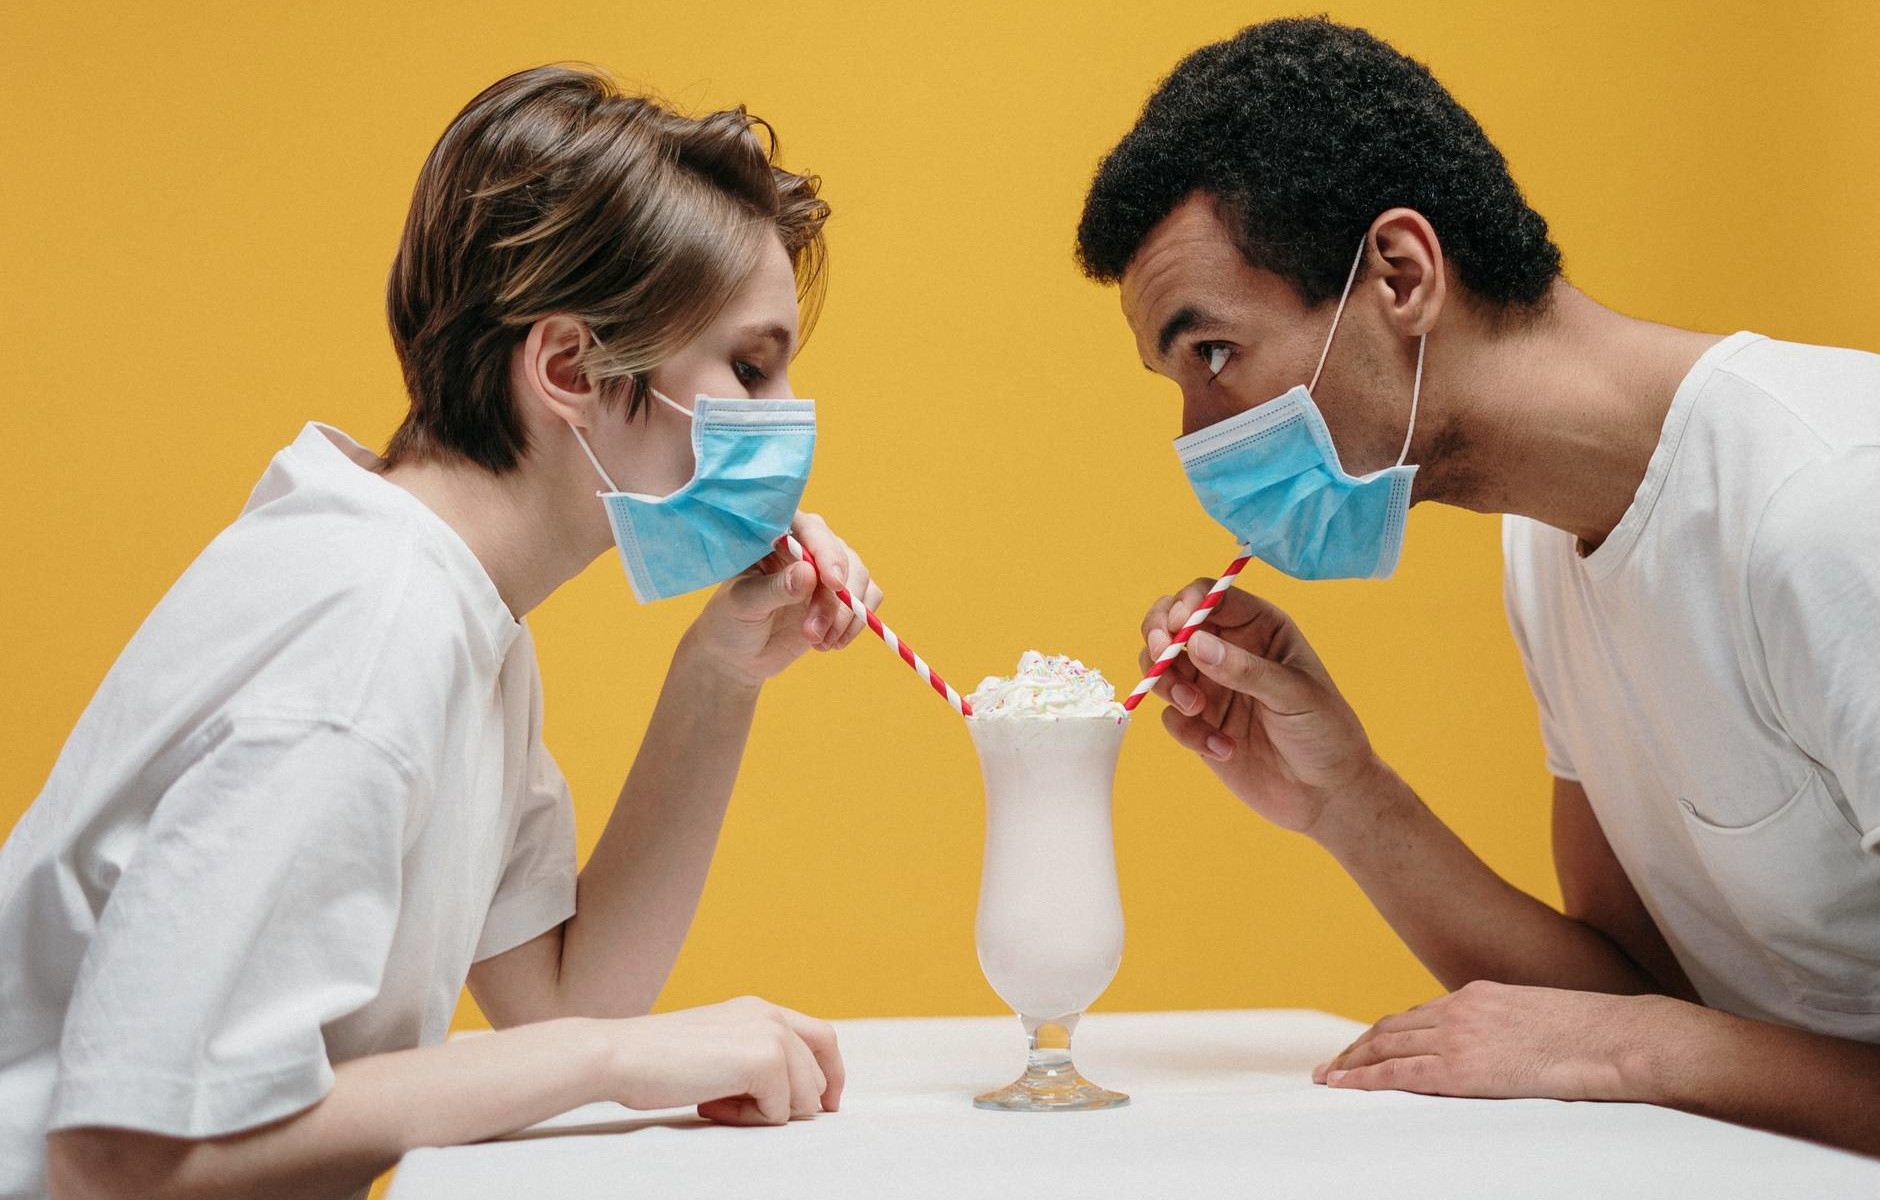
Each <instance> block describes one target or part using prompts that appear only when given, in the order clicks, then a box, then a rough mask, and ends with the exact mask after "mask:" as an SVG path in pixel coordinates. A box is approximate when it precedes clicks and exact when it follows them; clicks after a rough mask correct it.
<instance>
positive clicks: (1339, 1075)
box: [1325, 1071, 1351, 1083]
mask: <svg viewBox="0 0 1880 1200" xmlns="http://www.w3.org/2000/svg"><path fill="white" fill-rule="evenodd" d="M1349 1074H1351V1072H1349V1071H1333V1072H1332V1073H1331V1074H1330V1075H1327V1076H1326V1077H1325V1082H1327V1083H1337V1082H1338V1081H1339V1080H1341V1079H1343V1078H1344V1077H1345V1076H1347V1075H1349Z"/></svg>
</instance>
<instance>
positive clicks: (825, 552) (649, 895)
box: [469, 515, 881, 1027]
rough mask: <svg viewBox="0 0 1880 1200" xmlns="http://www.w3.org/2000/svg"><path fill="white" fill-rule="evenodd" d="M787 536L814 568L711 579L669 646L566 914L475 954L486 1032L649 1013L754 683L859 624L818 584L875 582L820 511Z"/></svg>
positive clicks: (751, 709)
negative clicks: (628, 766)
mask: <svg viewBox="0 0 1880 1200" xmlns="http://www.w3.org/2000/svg"><path fill="white" fill-rule="evenodd" d="M796 532H797V535H798V536H799V537H800V538H801V539H802V540H803V542H804V543H805V545H807V546H808V548H809V550H810V552H811V553H812V554H813V555H814V556H815V557H816V560H817V562H818V564H819V565H820V567H821V569H822V576H821V577H820V579H819V578H818V576H817V575H816V574H815V572H814V571H812V570H811V569H810V568H809V567H808V566H805V565H803V564H800V563H799V564H796V565H795V566H793V567H785V565H784V564H782V563H781V562H774V561H767V562H766V563H765V564H763V566H764V567H767V568H771V571H770V573H764V571H762V570H759V571H754V572H752V573H749V574H746V575H743V576H740V577H738V578H737V579H734V580H732V581H731V582H729V583H727V584H725V585H724V586H723V587H721V588H720V589H719V590H718V591H717V592H716V593H715V594H714V595H713V597H712V599H711V601H710V602H709V603H707V605H706V606H705V610H704V612H702V613H701V614H700V616H699V619H698V620H697V621H696V622H695V623H694V624H693V626H692V628H691V629H690V630H688V631H687V633H686V635H685V637H684V638H683V639H682V640H681V641H680V644H679V649H678V650H677V652H676V653H675V654H674V655H673V659H672V666H671V667H670V668H669V669H668V671H667V674H666V681H665V685H664V687H663V688H662V689H661V691H660V694H659V703H658V705H657V706H656V707H655V709H654V712H653V719H652V721H651V722H650V723H649V724H648V726H647V730H646V737H645V739H644V740H643V741H642V742H641V744H640V751H639V754H638V755H637V756H636V757H635V759H634V762H633V769H632V770H631V771H630V772H629V773H628V775H627V781H626V784H625V785H624V786H623V787H622V788H621V789H620V796H619V798H618V799H617V800H616V801H615V804H614V809H613V813H612V815H611V816H610V817H609V818H608V821H607V827H606V829H605V830H603V831H602V833H601V838H600V842H599V843H598V844H597V845H596V846H595V848H594V853H593V854H592V855H591V856H590V857H589V859H588V862H587V865H586V866H585V867H584V868H582V871H581V877H580V882H579V884H578V885H577V888H576V893H575V915H574V916H573V917H571V918H569V919H568V920H567V921H566V922H564V923H563V924H562V925H561V926H560V927H559V928H556V929H552V930H550V931H548V932H547V933H545V934H543V935H542V936H540V937H537V938H535V939H533V940H531V941H529V942H525V943H524V944H522V945H520V946H518V947H516V948H515V949H513V950H510V951H508V952H506V953H503V954H499V955H496V956H494V957H492V958H489V959H485V960H484V961H483V962H480V963H477V964H476V965H475V966H474V967H472V968H471V970H470V978H469V985H470V992H471V995H473V996H474V997H475V998H476V1001H477V1003H478V1005H479V1006H481V1007H482V1009H483V1011H484V1013H485V1014H486V1015H487V1016H488V1017H489V1018H490V1020H491V1022H492V1023H493V1024H495V1025H497V1026H498V1027H505V1026H510V1025H516V1024H520V1023H522V1022H525V1021H539V1020H546V1019H548V1018H551V1017H558V1016H589V1017H627V1016H637V1015H640V1014H643V1013H645V1012H647V1011H648V1010H650V1009H651V1008H652V1006H653V1002H654V1000H656V999H657V998H658V996H659V992H660V989H661V988H662V987H664V986H665V982H666V977H667V975H668V974H669V973H670V972H671V970H672V964H673V962H674V960H675V959H677V957H678V955H679V948H680V946H681V945H682V944H683V943H684V941H685V935H686V932H687V930H688V929H690V928H691V925H692V917H693V914H694V913H695V912H696V911H697V908H698V901H699V895H700V893H701V892H702V890H703V889H704V886H705V875H706V871H707V869H708V868H709V867H710V866H711V859H712V853H713V851H714V850H715V849H716V847H717V844H718V833H719V830H720V828H721V827H722V826H723V824H724V817H725V808H726V806H727V805H728V804H729V802H730V799H731V789H732V785H733V784H735V783H736V781H737V776H738V764H739V761H740V760H741V759H742V758H743V755H744V746H745V742H746V740H747V739H748V737H749V735H750V730H751V720H752V717H753V714H754V713H755V711H756V707H757V697H758V694H759V691H760V689H761V686H762V683H763V680H764V679H766V678H767V677H768V676H770V675H773V674H775V673H777V672H778V671H781V670H782V669H783V668H784V667H785V666H787V665H788V664H789V663H790V662H792V661H794V660H795V659H796V658H797V657H799V656H800V655H802V654H803V653H804V652H805V651H807V650H809V649H811V648H815V649H820V650H835V649H840V648H842V647H844V646H847V645H848V644H849V643H850V642H851V641H852V640H853V639H854V637H855V635H856V633H857V632H858V631H859V630H860V629H861V628H862V626H861V623H860V622H859V621H857V620H855V619H854V617H853V616H852V614H851V613H850V611H849V610H848V609H847V608H846V607H842V606H840V605H838V604H837V602H836V601H835V600H834V598H833V597H832V595H831V594H830V592H829V588H831V587H833V586H836V585H838V584H840V585H843V586H847V587H848V588H849V589H850V590H851V592H852V593H853V594H854V595H856V596H857V597H858V598H862V599H863V602H864V603H867V604H870V605H871V606H872V605H875V604H879V603H880V600H881V589H880V588H878V587H875V586H874V584H873V582H872V581H871V580H870V578H869V575H868V570H867V568H866V567H865V566H863V564H862V562H861V560H860V559H859V558H857V557H856V556H855V555H854V554H853V553H852V552H851V551H850V550H849V549H848V547H847V546H845V545H843V543H842V542H841V540H840V539H838V538H836V537H835V535H834V534H832V533H830V532H829V528H828V526H827V525H825V524H823V522H822V521H821V519H820V518H817V517H813V516H807V515H805V516H801V517H799V518H798V523H797V526H796Z"/></svg>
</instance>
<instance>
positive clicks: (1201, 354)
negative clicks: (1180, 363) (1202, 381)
mask: <svg viewBox="0 0 1880 1200" xmlns="http://www.w3.org/2000/svg"><path fill="white" fill-rule="evenodd" d="M1195 357H1196V358H1199V359H1200V360H1201V361H1202V362H1204V363H1206V364H1207V366H1208V382H1210V383H1212V382H1214V377H1215V376H1216V375H1219V374H1220V373H1221V371H1222V370H1223V369H1224V368H1225V367H1226V366H1227V364H1228V362H1229V361H1231V360H1232V359H1233V357H1234V351H1233V348H1232V347H1230V346H1227V345H1225V344H1223V343H1221V342H1198V343H1196V345H1195Z"/></svg>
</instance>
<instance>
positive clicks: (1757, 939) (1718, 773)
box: [1503, 333, 1880, 1041]
mask: <svg viewBox="0 0 1880 1200" xmlns="http://www.w3.org/2000/svg"><path fill="white" fill-rule="evenodd" d="M1578 548H1579V547H1578V541H1577V539H1576V538H1574V537H1573V536H1572V535H1571V534H1567V533H1563V532H1561V531H1559V530H1557V529H1551V528H1549V527H1547V526H1544V525H1541V524H1539V523H1537V522H1534V521H1531V520H1527V519H1525V518H1521V517H1509V518H1507V520H1506V522H1505V523H1504V525H1503V550H1504V553H1505V557H1506V561H1507V574H1506V584H1507V603H1508V616H1509V621H1510V624H1511V625H1512V626H1513V628H1514V634H1515V640H1516V641H1517V642H1518V643H1519V644H1520V647H1521V655H1522V658H1523V660H1524V662H1525V664H1526V667H1527V672H1528V678H1529V682H1530V683H1531V684H1532V686H1533V689H1534V694H1535V696H1536V698H1537V699H1538V700H1539V702H1540V712H1541V729H1542V736H1543V738H1544V740H1545V742H1546V746H1547V765H1548V768H1549V769H1550V770H1551V771H1552V772H1553V773H1554V774H1555V775H1557V776H1559V777H1560V778H1562V779H1574V780H1578V781H1579V782H1580V783H1581V785H1582V786H1583V787H1584V788H1585V789H1586V794H1587V798H1588V799H1589V800H1590V801H1591V803H1592V807H1593V811H1594V812H1595V813H1596V814H1597V816H1598V818H1599V824H1600V827H1601V828H1602V829H1603V830H1604V831H1605V834H1606V838H1607V840H1608V841H1610V842H1611V843H1612V849H1613V852H1614V853H1615V854H1616V855H1617V856H1618V859H1619V862H1620V863H1621V864H1622V865H1623V866H1624V867H1625V871H1626V874H1627V875H1628V876H1629V877H1630V879H1631V880H1632V883H1633V885H1634V886H1635V887H1636V888H1637V889H1638V892H1639V895H1640V897H1641V898H1642V899H1643V900H1644V903H1645V906H1646V908H1647V909H1649V910H1650V912H1651V915H1652V917H1653V918H1654V919H1655V920H1656V921H1657V923H1658V928H1659V929H1660V930H1662V931H1663V933H1664V935H1665V939H1666V940H1667V941H1668V942H1669V943H1670V944H1671V949H1672V950H1673V951H1674V952H1675V953H1676V954H1677V957H1678V961H1679V963H1680V964H1681V965H1682V966H1683V968H1684V970H1685V973H1686V974H1688V975H1689V976H1690V979H1691V982H1692V984H1694V985H1695V986H1696V988H1697V990H1698V992H1699V994H1700V995H1701V996H1702V997H1703V998H1704V1001H1705V1002H1706V1003H1707V1004H1710V1005H1712V1006H1714V1007H1716V1008H1720V1009H1724V1010H1726V1011H1730V1012H1734V1013H1738V1014H1741V1015H1744V1016H1749V1017H1756V1018H1762V1019H1767V1020H1775V1021H1781V1022H1784V1023H1786V1024H1790V1025H1796V1026H1800V1027H1803V1028H1806V1029H1812V1030H1815V1031H1817V1032H1820V1033H1827V1034H1834V1035H1837V1036H1841V1037H1849V1038H1858V1039H1861V1040H1864V1041H1880V356H1875V355H1872V354H1863V353H1860V352H1857V351H1853V350H1835V349H1827V348H1824V347H1817V346H1799V345H1794V344H1790V343H1785V342H1775V341H1770V340H1768V339H1766V338H1762V337H1757V336H1755V335H1753V334H1747V333H1739V334H1735V335H1733V336H1731V337H1729V338H1726V339H1724V340H1723V341H1722V342H1720V343H1718V344H1717V345H1716V346H1714V347H1713V348H1711V349H1710V350H1709V351H1708V352H1707V353H1705V354H1704V356H1703V357H1702V358H1701V359H1699V360H1698V362H1697V364H1696V366H1694V367H1693V368H1692V369H1691V372H1690V374H1689V375H1688V376H1687V377H1686V378H1685V380H1684V382H1683V383H1682V384H1681V385H1680V386H1679V388H1678V391H1677V395H1676V397H1675V398H1674V399H1673V400H1672V403H1671V408H1670V411H1669V412H1668V413H1667V414H1666V416H1665V423H1664V430H1663V432H1662V434H1661V435H1660V437H1659V441H1658V446H1657V448H1656V450H1654V451H1653V453H1652V457H1651V462H1650V465H1649V466H1648V467H1647V468H1646V472H1645V478H1644V480H1643V481H1642V482H1641V483H1640V484H1639V488H1638V494H1637V495H1636V496H1635V497H1634V499H1633V501H1632V505H1631V507H1630V508H1629V509H1627V510H1626V513H1625V516H1624V518H1623V519H1622V520H1621V521H1620V522H1619V524H1618V526H1617V527H1616V528H1614V529H1613V531H1612V534H1611V536H1610V537H1608V538H1607V539H1606V541H1605V542H1604V543H1603V544H1602V545H1600V547H1599V548H1598V549H1596V550H1594V551H1593V552H1592V553H1591V554H1588V555H1586V556H1584V557H1582V556H1581V555H1580V554H1579V553H1578Z"/></svg>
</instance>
